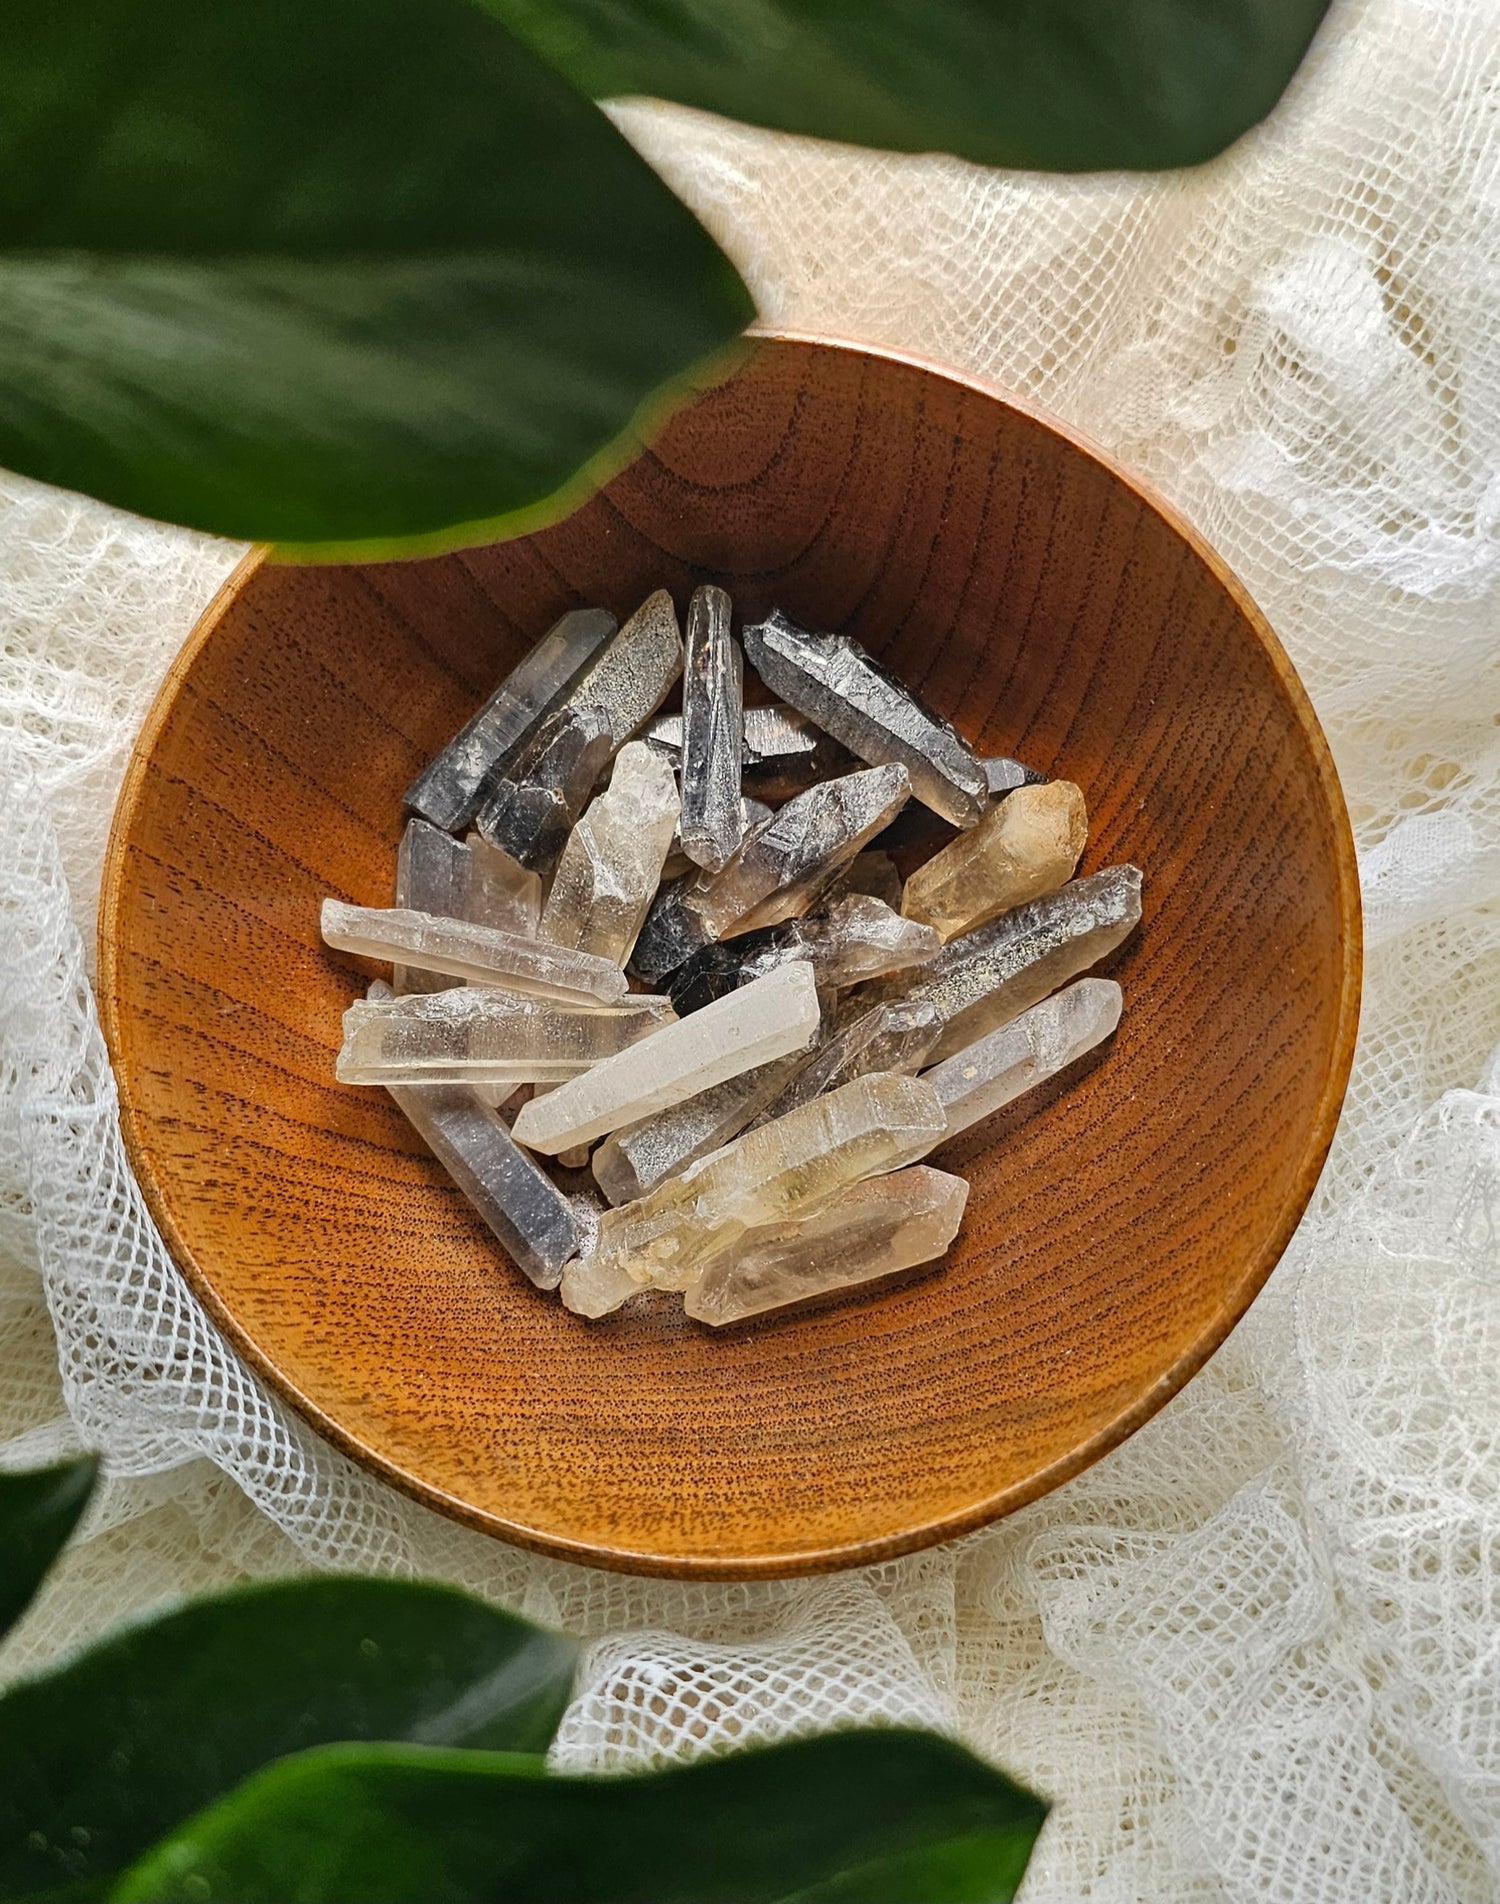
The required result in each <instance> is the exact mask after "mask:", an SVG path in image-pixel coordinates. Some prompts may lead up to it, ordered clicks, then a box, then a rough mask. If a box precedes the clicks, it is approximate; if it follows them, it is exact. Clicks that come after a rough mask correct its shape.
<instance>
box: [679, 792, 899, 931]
mask: <svg viewBox="0 0 1500 1904" xmlns="http://www.w3.org/2000/svg"><path fill="white" fill-rule="evenodd" d="M910 794H911V782H910V780H909V779H908V778H907V774H906V769H905V768H904V767H900V766H887V767H866V768H864V769H862V770H861V771H860V772H858V773H852V774H844V775H842V776H841V777H840V778H838V779H837V780H824V781H822V782H821V783H820V784H819V785H818V786H816V787H810V788H809V789H808V790H807V792H806V793H799V794H798V795H797V797H796V798H795V799H793V800H788V801H787V803H786V805H785V806H784V807H783V808H782V809H781V811H780V812H779V813H775V814H773V815H772V816H771V818H770V819H769V820H766V821H765V822H763V823H762V824H761V825H760V826H758V827H757V828H756V829H755V831H754V832H753V833H751V834H750V835H749V836H748V837H747V838H746V840H745V842H744V844H743V845H742V846H741V847H740V849H739V851H738V852H737V853H736V854H735V855H734V857H733V858H732V859H730V860H728V861H727V862H726V863H725V865H724V866H723V867H721V868H720V870H719V871H718V872H717V873H712V874H705V875H704V877H703V878H702V879H700V880H698V881H696V882H695V883H694V884H693V885H692V886H690V887H689V888H688V889H687V890H686V891H685V892H684V894H683V904H684V906H685V908H686V909H687V911H689V912H690V913H692V914H694V915H695V916H696V917H697V918H698V919H699V920H701V921H702V923H703V925H704V927H705V929H706V933H707V936H708V937H709V938H711V939H722V938H725V937H727V936H728V935H729V934H730V933H733V932H749V931H752V930H754V928H755V927H757V926H770V925H776V924H779V923H780V921H782V920H783V919H793V918H796V917H797V916H798V915H799V914H801V913H804V912H807V911H808V910H809V909H810V908H811V907H812V906H813V905H814V904H815V903H816V902H817V900H818V898H819V897H820V896H821V894H822V893H823V891H824V889H825V888H826V887H827V886H829V885H830V884H831V883H832V881H833V880H834V879H835V878H836V876H837V875H838V874H839V873H840V872H841V871H842V870H843V868H844V867H845V866H847V865H848V864H849V862H850V860H852V859H853V858H854V857H855V855H856V854H857V853H859V852H860V850H861V849H862V848H863V847H864V846H865V845H866V844H868V842H869V841H870V840H871V839H873V838H874V836H875V835H876V834H877V833H878V832H879V831H880V829H881V828H882V827H883V826H884V825H885V824H886V823H887V821H888V820H890V818H891V817H892V815H894V814H895V813H896V812H898V811H899V810H900V808H901V807H902V806H903V805H904V804H905V802H906V800H907V799H908V798H909V797H910Z"/></svg>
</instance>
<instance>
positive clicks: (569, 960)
mask: <svg viewBox="0 0 1500 1904" xmlns="http://www.w3.org/2000/svg"><path fill="white" fill-rule="evenodd" d="M323 938H324V940H325V942H326V943H327V944H329V945H331V946H334V947H336V948H337V949H338V950H339V951H340V952H358V953H360V954H362V955H363V956H364V957H365V958H371V959H392V960H396V961H399V962H400V963H401V964H403V965H416V966H420V967H421V968H422V970H423V971H424V972H446V973H447V974H448V975H449V977H451V978H462V979H472V980H473V981H474V983H475V984H478V985H503V986H504V987H505V988H506V989H507V990H509V991H515V992H534V993H536V994H537V995H538V996H539V997H542V998H554V999H562V1000H566V1001H569V1002H571V1003H573V1004H590V1003H603V1004H606V1005H607V1004H611V1003H613V1001H614V1000H615V999H617V998H623V997H624V995H625V991H626V985H625V974H624V973H623V972H622V971H621V970H620V968H619V966H618V965H613V964H611V963H610V962H609V961H608V960H607V959H596V958H595V957H593V955H592V954H591V953H588V952H573V951H569V950H568V949H567V948H565V947H563V946H557V945H546V944H544V943H543V942H542V941H541V940H540V939H523V938H521V937H520V935H519V934H517V933H514V932H502V931H500V930H499V928H498V927H496V926H476V925H471V924H470V923H469V922H468V921H467V920H466V919H440V918H438V917H437V915H436V914H435V913H431V912H409V911H406V910H404V909H403V908H401V907H399V906H393V907H389V908H384V907H379V906H346V905H345V904H344V903H343V902H342V901H341V900H338V899H325V900H324V901H323Z"/></svg>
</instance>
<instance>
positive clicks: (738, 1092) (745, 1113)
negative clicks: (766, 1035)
mask: <svg viewBox="0 0 1500 1904" xmlns="http://www.w3.org/2000/svg"><path fill="white" fill-rule="evenodd" d="M804 1062H805V1059H804V1057H803V1054H802V1053H801V1052H800V1051H794V1052H792V1053H791V1054H790V1055H789V1056H787V1057H785V1058H777V1059H775V1060H773V1062H772V1063H770V1064H763V1065H759V1066H757V1068H756V1069H755V1070H754V1071H745V1072H742V1073H741V1074H740V1076H739V1077H737V1078H729V1079H726V1081H725V1082H724V1083H723V1084H716V1085H715V1086H714V1087H713V1089H712V1090H711V1091H700V1092H699V1093H698V1095H697V1096H696V1097H690V1098H685V1099H684V1100H683V1102H682V1103H681V1104H674V1105H673V1106H672V1108H671V1109H670V1110H668V1111H662V1112H660V1113H659V1114H658V1115H657V1116H655V1117H648V1118H645V1119H643V1120H642V1122H641V1123H639V1124H630V1125H627V1126H626V1128H625V1129H624V1130H618V1131H616V1132H615V1133H614V1134H613V1136H611V1137H607V1138H605V1140H604V1142H603V1143H602V1144H601V1145H600V1146H599V1148H598V1149H597V1150H596V1151H595V1152H594V1158H593V1170H594V1181H595V1182H596V1183H597V1184H598V1186H599V1188H600V1189H601V1190H602V1191H603V1192H604V1194H605V1196H606V1197H607V1198H608V1199H609V1201H610V1202H611V1203H629V1202H630V1201H631V1199H632V1198H634V1197H643V1196H645V1194H646V1193H647V1191H648V1190H654V1189H655V1188H656V1186H657V1184H659V1183H660V1182H661V1181H662V1180H663V1179H664V1178H666V1177H675V1176H676V1175H677V1174H678V1172H679V1171H682V1170H686V1169H687V1167H688V1165H689V1164H690V1163H694V1162H695V1161H696V1160H697V1159H698V1158H699V1157H706V1156H707V1155H708V1153H709V1152H710V1151H711V1150H717V1149H718V1148H719V1146H720V1145H721V1144H727V1143H728V1142H729V1140H730V1138H731V1137H738V1136H739V1134H740V1132H741V1131H742V1130H744V1128H745V1127H746V1125H747V1124H749V1123H751V1122H752V1121H753V1120H754V1119H755V1118H756V1117H757V1116H758V1115H759V1114H760V1112H761V1111H763V1110H764V1109H765V1107H766V1106H767V1105H768V1104H769V1103H770V1102H771V1100H772V1099H773V1098H775V1097H777V1096H778V1095H779V1094H780V1092H781V1091H782V1089H783V1087H784V1086H786V1085H787V1084H789V1083H790V1082H791V1080H792V1078H793V1076H794V1075H795V1074H796V1073H797V1072H798V1071H799V1070H800V1069H801V1068H802V1065H803V1064H804Z"/></svg>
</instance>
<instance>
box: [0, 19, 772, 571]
mask: <svg viewBox="0 0 1500 1904" xmlns="http://www.w3.org/2000/svg"><path fill="white" fill-rule="evenodd" d="M752 315H753V307H752V305H751V301H750V298H749V294H748V293H747V292H746V291H745V289H744V286H743V285H742V284H741V283H740V281H739V279H738V278H737V277H736V276H735V274H734V271H733V270H732V268H731V267H730V265H729V264H728V262H727V260H726V259H725V258H724V257H723V255H722V253H721V252H720V251H719V250H718V248H717V247H716V246H715V245H714V243H713V241H712V240H711V239H710V238H709V237H708V235H707V234H706V233H705V232H704V231H703V229H702V228H701V226H699V225H698V224H697V222H696V221H695V220H694V219H693V217H692V216H691V215H690V214H689V213H688V212H687V211H686V210H685V209H684V208H683V207H682V205H680V204H679V203H678V201H677V200H676V199H675V198H674V197H673V196H672V194H671V193H670V192H669V191H668V190H667V188H666V187H665V186H664V185H663V184H662V183H661V182H660V180H659V179H657V177H656V175H655V174H654V173H653V172H652V171H651V170H650V169H649V167H647V166H646V165H645V164H644V162H643V161H642V160H640V159H639V158H637V156H636V155H635V153H634V152H633V151H632V150H631V148H630V147H629V146H628V145H627V144H626V142H625V141H624V140H623V139H622V138H621V137H620V136H619V134H618V133H616V132H615V130H614V128H613V127H612V126H611V125H610V123H609V121H608V120H607V119H606V118H605V117H604V115H603V114H602V113H600V112H599V111H598V109H597V108H596V107H595V106H593V105H592V104H590V103H589V102H588V101H587V100H586V99H583V98H581V97H580V96H579V95H578V94H577V93H576V92H574V91H573V90H572V88H571V87H569V86H568V85H567V84H566V83H565V82H564V81H563V80H562V79H560V78H559V77H558V76H557V74H556V73H555V72H554V71H552V69H551V68H550V67H549V66H547V65H545V64H544V63H543V62H542V61H540V60H539V59H537V58H536V57H535V56H534V55H533V54H532V53H531V52H530V51H529V50H528V49H527V48H526V47H525V46H524V45H522V44H521V43H520V42H519V41H517V40H515V39H514V38H512V37H511V35H509V34H508V33H507V32H506V31H505V29H504V28H503V27H502V26H500V25H499V24H498V23H497V22H496V21H495V20H494V19H493V18H490V17H489V16H487V15H486V14H485V13H484V12H483V11H482V10H481V9H479V8H477V7H474V6H471V5H468V4H466V0H317V4H315V5H310V4H308V0H211V3H210V4H208V5H204V4H203V0H152V4H151V5H148V6H142V5H141V4H140V0H81V3H80V4H78V5H72V6H60V5H58V4H57V3H56V0H10V4H8V5H7V7H6V9H5V27H4V32H3V33H0V463H4V464H7V465H9V466H10V467H11V468H13V469H18V470H22V471H24V472H25V473H26V474H27V475H30V476H38V477H42V478H44V479H45V480H47V481H48V482H53V483H61V484H63V485H65V486H66V487H68V488H72V489H81V490H86V491H88V492H89V493H90V494H92V495H96V496H102V497H103V498H104V499H105V500H106V501H108V502H113V503H118V504H121V505H122V506H124V507H125V508H128V509H134V510H137V511H139V512H141V513H142V514H145V515H149V516H160V517H165V518H168V519H170V520H172V521H176V522H185V523H190V524H192V525H194V526H196V527H198V528H203V529H213V530H218V531H220V532H221V533H224V534H227V535H233V536H240V537H247V538H252V539H258V540H268V541H277V542H281V543H284V544H290V545H301V552H304V553H307V552H312V550H314V549H319V550H321V551H322V552H325V553H326V552H329V548H328V545H338V544H344V545H348V544H358V545H362V546H361V548H360V549H359V551H358V552H360V553H367V554H368V553H391V552H392V551H393V549H394V548H397V547H400V548H408V547H414V546H418V545H421V546H438V545H440V544H442V543H445V542H458V541H462V540H476V539H479V538H480V537H482V536H487V535H490V534H493V533H498V532H499V530H500V529H501V528H506V527H514V526H518V525H519V524H523V523H526V522H529V521H531V520H533V519H535V518H536V517H537V515H538V514H539V513H545V511H543V510H541V508H540V506H541V505H543V504H544V502H545V501H546V500H547V499H551V504H552V506H553V507H562V506H563V503H564V501H565V500H566V496H565V495H564V496H562V497H560V496H559V494H558V492H559V491H560V489H561V486H563V485H565V484H568V483H569V482H570V481H575V482H576V481H577V480H581V478H579V470H580V466H581V465H584V464H585V463H586V462H587V461H588V459H591V458H592V459H595V467H596V469H598V468H602V467H607V466H608V465H609V462H610V456H609V454H608V453H607V446H608V445H610V443H611V442H612V441H613V439H615V438H616V437H617V436H618V434H619V433H620V432H621V431H622V430H623V429H625V428H626V426H627V425H628V424H630V423H631V420H632V418H635V417H637V415H638V413H639V412H640V411H641V406H642V405H643V404H644V403H646V401H647V399H648V398H651V397H652V394H653V393H654V392H658V390H659V386H661V385H662V384H663V382H664V381H666V380H669V379H673V378H675V377H678V376H679V375H681V374H682V373H683V372H684V371H685V370H686V369H687V368H688V367H689V366H690V365H693V364H695V363H696V362H698V361H699V360H701V359H704V358H705V357H709V356H712V355H713V354H714V353H716V352H719V351H721V350H722V349H723V348H724V347H725V346H726V345H727V344H728V343H729V342H730V340H732V339H733V338H735V337H736V336H737V334H738V333H739V331H740V330H741V329H742V327H743V326H744V324H745V322H746V321H747V320H748V319H749V318H750V317H751V316H752ZM659 400H660V399H659V397H658V399H657V401H659ZM614 454H615V455H616V456H618V454H619V452H615V453H614ZM600 459H602V461H601V460H600ZM337 552H338V553H353V552H356V551H355V550H352V549H350V548H348V547H344V548H340V549H338V550H337Z"/></svg>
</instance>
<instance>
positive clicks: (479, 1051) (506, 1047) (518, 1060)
mask: <svg viewBox="0 0 1500 1904" xmlns="http://www.w3.org/2000/svg"><path fill="white" fill-rule="evenodd" d="M670 1023H671V1007H670V1006H669V1005H668V1004H667V1002H666V1000H665V999H661V998H648V997H644V996H642V997H636V998H632V999H630V1000H629V1001H628V1002H626V1003H623V1004H619V1005H608V1006H603V1007H600V1008H596V1009H592V1010H585V1009H582V1008H580V1007H579V1006H577V1005H563V1004H558V1003H554V1002H550V1001H548V1000H545V999H540V998H532V997H528V996H527V995H526V994H524V993H521V992H506V991H500V990H498V989H496V988H494V987H492V986H488V985H485V986H478V985H475V986H464V987H460V988H459V990H457V991H453V992H428V993H419V994H418V995H417V996H415V997H412V998H394V999H389V1000H386V1001H383V1002H381V1003H379V1004H370V1003H364V1002H359V1003H356V1004H353V1005H351V1006H350V1007H349V1009H348V1011H346V1012H345V1013H344V1044H343V1049H342V1050H341V1051H340V1052H339V1057H338V1065H337V1068H336V1072H335V1075H336V1076H337V1077H338V1078H339V1080H340V1081H341V1082H342V1083H344V1084H484V1085H495V1086H500V1087H503V1095H502V1102H503V1101H504V1097H506V1096H508V1095H509V1094H510V1093H511V1092H512V1091H513V1090H514V1089H515V1087H516V1085H518V1084H527V1083H533V1082H539V1081H548V1080H552V1081H560V1080H562V1079H564V1078H572V1077H576V1076H577V1075H578V1074H579V1072H581V1071H586V1070H587V1069H588V1067H589V1066H590V1065H592V1064H597V1063H598V1062H599V1061H600V1060H601V1059H603V1058H612V1057H614V1056H615V1055H616V1054H617V1053H618V1052H621V1051H624V1050H625V1049H626V1047H627V1046H629V1045H632V1044H634V1043H635V1042H636V1041H637V1040H638V1039H641V1038H644V1037H646V1035H647V1034H648V1033H650V1032H653V1031H656V1030H658V1029H659V1028H660V1027H661V1026H662V1025H664V1024H670Z"/></svg>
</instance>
